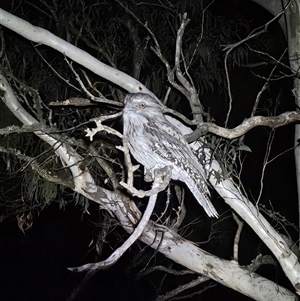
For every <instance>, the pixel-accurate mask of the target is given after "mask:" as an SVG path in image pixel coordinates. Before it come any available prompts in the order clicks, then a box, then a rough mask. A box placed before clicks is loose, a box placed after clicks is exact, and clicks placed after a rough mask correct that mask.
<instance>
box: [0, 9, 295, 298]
mask: <svg viewBox="0 0 300 301" xmlns="http://www.w3.org/2000/svg"><path fill="white" fill-rule="evenodd" d="M0 24H2V25H3V26H6V27H8V28H9V29H11V30H13V31H15V32H17V33H19V34H20V35H22V36H24V37H25V38H27V39H29V40H32V41H35V42H39V43H42V42H43V41H45V42H46V43H45V44H46V45H48V46H50V47H53V48H54V49H56V50H59V49H61V50H62V51H63V53H64V55H66V56H68V57H70V58H72V59H74V60H76V61H77V62H78V63H80V64H82V65H84V66H85V67H86V68H88V69H90V70H91V71H93V72H95V73H96V74H98V75H99V76H102V77H104V78H106V79H108V80H111V78H113V80H111V81H112V82H114V83H115V84H117V85H119V86H120V87H123V88H124V89H126V90H128V91H129V92H132V93H134V92H145V93H147V92H148V90H147V89H146V88H145V87H144V86H143V85H142V84H141V83H140V82H138V81H136V80H135V79H133V78H131V77H130V76H128V75H126V74H125V73H122V72H120V71H118V70H115V69H113V68H111V67H109V66H106V65H105V64H103V63H100V62H99V61H97V60H96V59H95V58H92V57H91V56H90V55H88V54H86V53H85V52H84V51H82V50H80V49H78V48H76V47H74V46H73V45H71V44H69V43H67V42H65V41H63V40H61V39H59V38H57V37H56V36H55V35H53V34H51V33H49V32H48V31H45V30H43V29H40V28H37V27H35V26H32V25H30V24H29V23H28V22H26V21H24V20H22V19H20V18H17V17H15V16H13V15H11V14H9V13H7V12H5V11H3V10H2V9H0ZM23 32H24V34H23ZM36 34H37V35H38V36H39V37H38V38H36ZM44 34H45V35H46V36H44V37H43V35H44ZM62 44H63V47H62ZM55 47H56V48H55ZM69 48H70V53H69ZM90 58H92V62H93V63H92V64H91V63H90V62H88V60H89V59H90ZM78 60H79V61H78ZM96 62H97V63H96ZM95 64H97V68H95ZM91 65H92V66H91ZM89 66H90V67H91V68H90V67H89ZM102 67H103V68H104V70H105V71H103V70H100V69H101V68H102ZM0 82H1V84H2V85H4V90H5V97H2V98H3V100H4V102H5V104H6V105H7V106H8V107H9V108H10V110H11V111H12V113H13V114H17V117H18V119H19V120H21V121H22V122H23V124H24V125H32V124H36V120H35V119H34V118H33V117H31V116H30V115H29V114H28V113H27V112H26V111H25V110H24V109H23V108H22V107H21V105H20V104H19V103H18V102H17V99H16V98H15V97H14V95H13V92H12V90H11V88H10V86H9V84H8V82H7V81H6V79H5V77H4V76H1V78H0ZM2 90H3V89H2ZM178 127H180V123H179V124H178ZM35 133H36V134H37V135H38V136H39V137H40V138H41V139H43V140H44V141H45V142H47V143H49V144H50V145H51V146H55V149H56V153H57V155H58V156H59V157H60V158H61V159H62V160H63V161H64V162H65V164H66V165H67V166H68V167H69V168H70V170H71V172H72V175H73V178H74V190H75V191H77V192H79V193H81V194H83V195H84V196H86V197H88V198H89V199H91V200H93V201H95V202H97V203H99V204H100V205H101V206H102V207H104V208H105V209H107V210H110V211H112V212H113V213H114V214H115V215H116V216H117V217H118V219H119V221H120V223H121V224H122V226H123V227H124V229H125V230H126V231H128V232H129V233H131V232H132V231H133V227H134V225H136V224H137V223H138V221H139V220H140V218H141V213H140V212H139V210H138V208H137V207H136V205H135V204H134V203H133V202H132V201H130V200H129V199H127V198H126V197H124V196H122V195H121V194H120V193H117V192H114V191H109V190H105V189H102V188H100V187H97V186H96V185H95V183H94V180H93V178H92V176H91V175H90V173H89V171H88V170H87V169H85V170H84V171H82V170H81V169H80V162H81V159H82V158H81V157H80V156H79V155H78V154H77V153H76V152H75V150H74V149H73V148H71V147H70V146H68V145H66V144H63V143H60V141H59V140H57V139H56V138H54V136H50V135H48V134H46V133H43V132H41V131H36V132H35ZM210 168H213V169H215V170H217V171H218V170H220V166H219V164H218V162H216V161H214V162H213V165H212V166H211V167H210ZM210 181H211V182H212V184H213V185H214V187H215V188H216V190H217V191H218V192H219V194H220V195H221V196H222V197H223V198H224V200H225V201H226V202H227V203H228V204H229V205H230V206H231V207H232V208H233V209H234V210H235V211H236V212H237V213H238V214H239V215H240V216H241V217H242V218H243V219H245V221H246V222H247V223H248V224H249V225H250V227H251V228H252V229H253V230H254V231H255V232H256V233H257V234H258V235H259V236H260V238H261V239H262V240H263V241H264V242H265V243H266V244H267V245H268V246H269V248H270V250H271V251H272V252H273V254H274V255H275V256H276V258H277V259H278V260H279V263H280V264H281V266H282V268H283V270H284V272H285V273H286V276H287V277H288V278H289V280H290V281H291V283H292V284H293V286H294V288H295V290H296V292H297V293H299V290H300V289H299V283H300V266H299V263H298V261H297V260H296V256H295V255H294V254H293V253H292V252H291V250H290V249H289V247H288V246H287V245H286V243H285V242H284V241H283V240H282V239H281V237H280V235H279V234H278V233H277V232H276V231H275V230H274V229H273V228H272V227H271V225H270V224H268V222H267V221H266V220H265V219H264V218H263V217H262V216H261V215H260V213H259V212H258V211H256V208H255V207H254V206H253V205H252V204H251V203H250V202H249V201H248V200H247V199H246V198H245V197H244V196H243V195H242V194H241V192H240V191H239V189H238V188H237V186H236V185H234V184H233V182H232V181H231V180H229V179H226V180H221V181H218V180H217V179H216V178H214V177H213V176H212V177H211V179H210ZM248 215H249V216H248ZM140 240H141V241H143V242H145V243H146V244H148V245H150V246H151V247H153V248H157V249H158V251H160V252H161V253H163V254H164V255H165V256H167V257H168V258H170V259H172V260H174V261H175V262H177V263H179V264H181V265H183V266H185V267H187V268H189V269H191V270H193V271H195V272H197V273H201V274H204V275H207V276H209V277H210V278H212V279H214V280H216V281H217V282H219V283H221V284H223V285H226V286H228V287H231V288H232V289H235V290H237V291H239V292H241V293H243V294H245V295H247V296H249V297H251V298H253V299H255V300H297V297H296V295H294V294H293V293H292V292H290V291H288V290H286V289H285V288H282V287H280V286H278V285H277V284H275V283H274V282H272V281H269V280H267V279H265V278H263V277H261V276H259V275H258V274H256V273H252V272H251V271H249V270H247V269H245V268H242V267H240V266H239V265H238V263H236V262H235V261H226V260H222V259H220V258H218V257H215V256H213V255H211V254H209V253H207V252H205V251H203V250H201V249H200V248H198V247H197V246H195V245H194V244H193V243H191V242H189V241H187V240H185V239H183V238H182V237H180V236H179V235H178V234H177V233H174V232H172V231H171V230H169V229H166V230H165V231H164V232H163V233H162V235H161V236H159V235H157V231H156V229H155V225H153V223H152V222H151V221H150V222H149V223H148V224H147V226H146V228H145V230H144V231H143V233H142V235H141V236H140Z"/></svg>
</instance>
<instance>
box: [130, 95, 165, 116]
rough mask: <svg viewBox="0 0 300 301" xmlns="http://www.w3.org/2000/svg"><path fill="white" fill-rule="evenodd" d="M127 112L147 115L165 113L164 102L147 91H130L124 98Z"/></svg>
mask: <svg viewBox="0 0 300 301" xmlns="http://www.w3.org/2000/svg"><path fill="white" fill-rule="evenodd" d="M124 103H125V107H124V113H125V114H129V115H132V114H137V115H147V116H151V115H152V116H155V115H157V114H163V104H162V103H161V102H160V101H158V100H157V99H155V98H154V97H152V96H150V95H149V94H145V93H135V94H131V93H128V94H127V95H126V97H125V100H124Z"/></svg>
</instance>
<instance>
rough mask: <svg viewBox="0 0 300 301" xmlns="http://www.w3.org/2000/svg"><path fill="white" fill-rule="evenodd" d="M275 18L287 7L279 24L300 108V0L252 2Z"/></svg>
mask: <svg viewBox="0 0 300 301" xmlns="http://www.w3.org/2000/svg"><path fill="white" fill-rule="evenodd" d="M252 1H254V2H256V3H258V4H259V5H261V6H262V7H264V8H265V9H266V10H267V11H269V12H270V13H271V14H273V15H274V16H276V15H279V14H280V13H281V12H282V11H283V9H284V8H285V7H286V6H287V9H286V11H285V14H284V16H283V17H284V19H283V17H281V18H280V19H279V24H280V26H281V29H282V31H283V32H284V35H285V37H286V39H287V42H288V50H289V59H290V66H291V70H292V72H293V73H294V74H295V78H294V90H293V92H294V96H295V103H296V106H297V107H298V108H299V107H300V80H299V75H300V0H292V1H289V0H284V1H280V0H276V1H268V0H252ZM299 138H300V124H296V125H295V165H296V176H297V191H298V211H299V225H300V148H299V147H297V146H298V145H299Z"/></svg>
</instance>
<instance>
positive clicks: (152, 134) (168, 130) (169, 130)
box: [123, 93, 218, 217]
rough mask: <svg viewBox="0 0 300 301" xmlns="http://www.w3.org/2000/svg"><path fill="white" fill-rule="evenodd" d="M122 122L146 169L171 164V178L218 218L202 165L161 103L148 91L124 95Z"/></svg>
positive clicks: (132, 152) (130, 145) (151, 170)
mask: <svg viewBox="0 0 300 301" xmlns="http://www.w3.org/2000/svg"><path fill="white" fill-rule="evenodd" d="M123 121H124V136H125V137H127V139H128V145H129V150H130V152H131V154H132V155H133V157H134V158H135V159H136V160H137V161H138V162H139V163H141V164H143V165H144V167H145V169H146V170H147V172H151V174H153V171H154V169H156V168H163V167H165V166H172V167H173V169H172V177H171V178H172V179H174V180H180V181H182V182H184V183H186V185H187V186H188V188H189V189H190V190H191V192H192V193H193V194H194V196H195V198H196V199H197V200H198V202H199V203H200V204H201V206H202V207H203V208H204V210H205V211H206V213H207V214H208V215H209V216H211V217H213V216H214V217H217V216H218V213H217V211H216V209H215V208H214V206H213V205H212V203H211V201H210V199H209V190H208V188H207V184H206V180H205V172H204V170H203V167H202V165H201V164H200V163H199V161H198V159H197V158H196V157H195V155H194V154H193V152H192V151H191V149H190V148H189V146H188V143H187V142H186V140H185V138H184V136H183V135H182V133H181V132H180V130H179V129H177V128H176V127H175V126H173V125H172V124H171V123H170V122H169V121H168V120H167V119H166V118H165V116H164V114H163V105H162V104H161V103H160V102H158V101H157V100H156V99H155V98H153V97H151V96H150V95H148V94H143V93H136V94H127V96H126V97H125V108H124V111H123Z"/></svg>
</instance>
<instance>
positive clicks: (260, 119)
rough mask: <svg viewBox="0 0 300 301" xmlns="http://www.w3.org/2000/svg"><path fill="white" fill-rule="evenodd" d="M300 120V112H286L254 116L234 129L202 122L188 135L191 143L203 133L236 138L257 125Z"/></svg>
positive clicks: (279, 125)
mask: <svg viewBox="0 0 300 301" xmlns="http://www.w3.org/2000/svg"><path fill="white" fill-rule="evenodd" d="M297 121H300V112H295V111H292V112H285V113H282V114H280V115H278V116H275V117H264V116H254V117H251V118H248V119H246V120H245V121H243V122H242V123H241V124H240V125H238V126H237V127H235V128H233V129H226V128H223V127H220V126H218V125H216V124H214V123H209V122H206V123H202V124H200V125H199V127H198V128H197V129H196V130H195V131H194V132H192V133H191V134H189V135H186V139H187V141H188V142H189V143H190V142H192V141H195V140H197V139H198V138H199V137H201V136H203V133H212V134H215V135H218V136H220V137H224V138H228V139H234V138H237V137H241V136H243V135H245V134H246V133H247V132H249V131H250V130H251V129H253V128H255V127H257V126H267V127H270V128H272V129H275V128H278V127H281V126H284V125H287V124H290V123H292V122H297Z"/></svg>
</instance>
